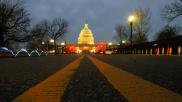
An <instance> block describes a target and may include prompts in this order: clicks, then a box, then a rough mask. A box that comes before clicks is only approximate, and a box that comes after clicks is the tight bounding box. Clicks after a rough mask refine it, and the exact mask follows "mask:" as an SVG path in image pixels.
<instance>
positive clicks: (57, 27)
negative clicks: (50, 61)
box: [48, 18, 68, 53]
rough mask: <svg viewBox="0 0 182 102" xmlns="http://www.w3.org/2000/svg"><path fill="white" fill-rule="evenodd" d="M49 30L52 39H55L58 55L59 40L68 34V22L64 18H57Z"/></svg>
mask: <svg viewBox="0 0 182 102" xmlns="http://www.w3.org/2000/svg"><path fill="white" fill-rule="evenodd" d="M48 28H49V34H50V37H51V38H52V39H54V48H55V53H57V40H58V39H59V38H60V37H63V36H64V34H65V33H67V32H68V22H67V21H66V20H64V19H62V18H55V19H54V20H53V22H52V23H51V24H50V26H48Z"/></svg>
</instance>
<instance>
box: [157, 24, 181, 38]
mask: <svg viewBox="0 0 182 102" xmlns="http://www.w3.org/2000/svg"><path fill="white" fill-rule="evenodd" d="M179 32H180V28H179V27H177V26H165V27H164V28H162V30H161V31H160V32H159V33H157V39H156V40H162V39H170V38H172V37H175V36H177V35H178V33H179Z"/></svg>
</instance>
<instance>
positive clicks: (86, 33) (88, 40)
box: [78, 24, 94, 45]
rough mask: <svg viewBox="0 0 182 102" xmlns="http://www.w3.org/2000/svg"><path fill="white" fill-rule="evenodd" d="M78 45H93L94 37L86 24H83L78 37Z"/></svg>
mask: <svg viewBox="0 0 182 102" xmlns="http://www.w3.org/2000/svg"><path fill="white" fill-rule="evenodd" d="M78 45H94V37H93V33H92V31H91V30H90V29H89V27H88V24H85V26H84V28H83V29H82V30H81V32H80V35H79V37H78Z"/></svg>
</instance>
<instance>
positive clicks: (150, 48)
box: [118, 36, 182, 55]
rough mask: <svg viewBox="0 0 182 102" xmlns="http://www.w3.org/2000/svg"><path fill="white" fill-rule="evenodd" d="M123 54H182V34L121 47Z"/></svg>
mask: <svg viewBox="0 0 182 102" xmlns="http://www.w3.org/2000/svg"><path fill="white" fill-rule="evenodd" d="M118 51H119V53H121V54H142V55H182V36H177V37H174V38H171V39H165V40H157V41H153V42H146V43H141V44H136V45H133V46H126V47H120V48H119V49H118Z"/></svg>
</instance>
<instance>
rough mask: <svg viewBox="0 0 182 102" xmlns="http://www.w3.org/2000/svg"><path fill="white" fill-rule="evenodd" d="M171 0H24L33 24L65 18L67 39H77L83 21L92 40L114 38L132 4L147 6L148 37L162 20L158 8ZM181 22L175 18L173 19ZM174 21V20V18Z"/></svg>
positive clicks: (151, 36) (162, 24)
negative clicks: (150, 15) (67, 25)
mask: <svg viewBox="0 0 182 102" xmlns="http://www.w3.org/2000/svg"><path fill="white" fill-rule="evenodd" d="M172 1H173V0H26V2H25V3H26V7H27V9H28V11H29V12H30V14H31V19H32V22H33V24H36V23H37V22H39V21H41V20H44V19H47V20H52V19H53V18H55V17H62V18H64V19H66V20H67V21H68V22H69V25H70V26H69V33H68V34H67V35H66V39H67V41H68V42H74V43H76V42H77V37H78V35H79V33H80V30H81V29H82V27H83V25H84V23H85V21H87V22H88V23H89V26H90V28H91V30H92V31H93V33H94V37H95V42H99V41H101V40H102V41H105V42H109V41H112V42H115V39H113V36H114V35H115V34H116V32H115V30H114V28H115V26H116V25H117V24H124V25H126V24H127V17H128V15H129V14H130V13H131V12H132V11H133V10H134V9H136V8H139V7H140V8H150V10H151V13H152V18H151V25H152V30H151V32H150V35H149V39H150V40H152V38H153V37H154V34H155V33H156V32H157V31H158V30H159V29H161V27H163V26H164V25H165V24H166V21H165V20H162V18H161V17H160V11H161V9H162V8H163V7H164V6H165V5H166V4H169V3H171V2H172ZM179 21H180V22H182V21H181V20H178V21H177V22H179ZM174 22H175V21H174Z"/></svg>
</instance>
